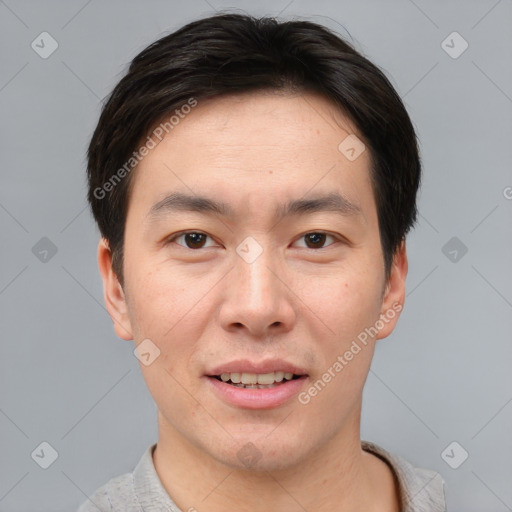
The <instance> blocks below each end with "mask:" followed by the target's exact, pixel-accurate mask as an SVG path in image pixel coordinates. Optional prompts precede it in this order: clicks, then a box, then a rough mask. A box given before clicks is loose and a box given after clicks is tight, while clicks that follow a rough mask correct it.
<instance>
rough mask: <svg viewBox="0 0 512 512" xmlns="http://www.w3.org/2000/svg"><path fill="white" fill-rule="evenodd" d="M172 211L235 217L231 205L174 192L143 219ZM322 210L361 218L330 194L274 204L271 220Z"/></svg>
mask: <svg viewBox="0 0 512 512" xmlns="http://www.w3.org/2000/svg"><path fill="white" fill-rule="evenodd" d="M176 211H188V212H198V213H203V214H205V215H215V216H219V217H231V218H233V217H235V216H236V215H235V212H234V211H233V209H232V208H231V206H230V205H229V204H227V203H223V202H220V201H217V200H214V199H211V198H208V197H202V196H197V195H188V194H184V193H181V192H174V193H172V194H169V195H168V196H167V197H165V198H164V199H162V200H161V201H159V202H158V203H155V204H154V205H153V206H152V207H151V209H150V210H149V212H148V214H147V220H148V221H150V222H151V221H154V220H156V219H157V218H159V217H161V216H164V215H169V214H171V213H173V212H176ZM326 211H327V212H335V213H338V214H340V215H343V216H353V215H362V211H361V208H360V207H359V206H358V205H356V204H354V203H352V202H350V201H349V200H348V199H347V198H346V197H344V196H342V195H341V194H339V193H337V192H332V193H330V194H327V195H323V196H318V197H313V198H311V199H294V200H291V201H289V202H288V203H287V204H284V205H278V207H277V208H276V210H275V212H274V217H275V218H276V219H278V220H281V219H283V218H285V217H291V216H296V215H299V216H300V215H306V214H312V213H317V212H326Z"/></svg>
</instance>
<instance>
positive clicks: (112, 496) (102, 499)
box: [77, 473, 142, 512]
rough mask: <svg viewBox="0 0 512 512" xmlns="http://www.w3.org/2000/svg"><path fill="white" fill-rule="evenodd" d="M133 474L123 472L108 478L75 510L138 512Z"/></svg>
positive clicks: (138, 506) (89, 511) (88, 511)
mask: <svg viewBox="0 0 512 512" xmlns="http://www.w3.org/2000/svg"><path fill="white" fill-rule="evenodd" d="M140 510H142V509H141V508H140V505H139V504H138V501H137V497H136V495H135V491H134V485H133V474H132V473H125V474H123V475H119V476H116V477H115V478H112V479H111V480H109V481H108V482H107V483H106V484H104V485H102V486H101V487H100V488H98V489H97V490H96V491H94V493H93V494H92V495H91V496H90V497H89V498H87V500H85V501H84V502H83V503H82V505H81V506H80V508H79V509H78V511H77V512H98V511H99V512H120V511H123V512H139V511H140Z"/></svg>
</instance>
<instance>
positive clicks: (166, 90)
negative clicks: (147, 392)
mask: <svg viewBox="0 0 512 512" xmlns="http://www.w3.org/2000/svg"><path fill="white" fill-rule="evenodd" d="M268 89H272V90H282V91H286V90H290V91H293V92H314V93H319V94H320V95H322V96H323V97H325V98H326V99H328V100H330V101H331V103H332V104H333V105H335V106H336V107H338V108H339V109H340V111H341V112H342V113H343V114H345V115H346V116H348V117H349V118H350V119H351V120H352V122H354V123H355V125H356V126H357V128H358V130H359V132H360V133H361V135H362V137H363V140H364V143H365V145H366V146H367V147H368V148H369V150H370V155H371V161H372V166H371V178H372V186H373V192H374V197H375V202H376V207H377V213H378V218H379V231H380V240H381V245H382V250H383V254H384V266H385V271H386V275H387V276H389V272H390V269H391V264H392V261H393V255H394V254H395V252H396V250H397V249H398V248H399V246H400V244H401V242H402V240H404V238H405V235H406V234H407V232H408V231H409V229H410V228H411V227H412V225H413V224H414V222H415V220H416V215H417V209H416V194H417V190H418V187H419V183H420V174H421V166H420V158H419V154H418V146H417V140H416V134H415V131H414V128H413V125H412V123H411V120H410V119H409V116H408V114H407V111H406V109H405V107H404V105H403V103H402V101H401V99H400V97H399V96H398V94H397V92H396V91H395V90H394V88H393V86H392V85H391V83H390V82H389V80H388V79H387V78H386V76H385V75H384V73H383V72H382V71H381V70H380V69H379V68H378V67H377V66H375V65H374V64H373V63H371V62H370V61H369V60H368V59H366V58H365V57H364V56H362V55H361V54H360V53H358V52H357V51H356V50H355V49H354V48H353V46H352V45H350V44H349V43H348V42H346V41H345V40H343V39H342V38H341V37H340V36H338V35H337V34H335V33H334V32H333V31H331V30H329V29H327V28H326V27H323V26H321V25H318V24H316V23H312V22H309V21H286V22H279V21H277V20H276V19H275V18H271V17H262V18H255V17H253V16H249V15H241V14H229V13H227V14H226V13H225V14H219V15H215V16H211V17H208V18H203V19H199V20H196V21H193V22H191V23H189V24H187V25H186V26H184V27H182V28H180V29H179V30H177V31H175V32H173V33H171V34H169V35H167V36H165V37H162V38H161V39H159V40H157V41H155V42H154V43H152V44H151V45H150V46H148V47H147V48H146V49H144V50H143V51H142V52H141V53H139V54H138V55H137V56H136V57H135V58H134V59H133V61H132V62H131V65H130V67H129V69H128V72H127V73H126V75H125V76H124V77H123V78H122V79H121V80H120V82H119V83H118V84H117V85H116V87H115V88H114V90H113V91H112V93H111V94H110V95H109V97H108V98H107V99H106V101H105V103H104V105H103V108H102V112H101V116H100V119H99V122H98V125H97V127H96V129H95V131H94V134H93V136H92V139H91V141H90V145H89V148H88V166H87V176H88V185H89V191H88V201H89V203H90V206H91V209H92V212H93V215H94V218H95V220H96V222H97V224H98V227H99V229H100V232H101V235H102V236H103V237H104V238H105V239H106V240H107V242H108V244H109V248H110V250H111V253H112V266H113V270H114V272H115V274H116V276H117V277H118V279H119V281H120V283H121V285H123V283H124V276H123V242H124V232H125V222H126V213H127V208H128V201H129V197H130V183H131V182H133V172H130V171H131V170H132V169H135V168H136V164H137V162H138V160H139V159H140V157H141V156H140V153H139V152H138V151H137V150H138V149H139V148H140V146H141V144H142V143H143V141H144V140H146V141H149V137H148V135H149V134H150V133H151V130H153V129H154V127H155V125H156V124H157V123H159V122H161V121H162V119H163V118H164V116H171V115H173V113H175V114H176V115H178V114H180V112H181V110H180V109H184V108H185V107H186V106H187V105H190V104H191V99H192V100H193V101H196V102H197V101H201V100H202V99H206V98H212V97H215V96H221V95H230V94H237V93H243V92H251V91H258V90H268ZM188 108H189V109H190V107H188Z"/></svg>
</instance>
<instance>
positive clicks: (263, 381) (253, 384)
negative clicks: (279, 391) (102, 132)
mask: <svg viewBox="0 0 512 512" xmlns="http://www.w3.org/2000/svg"><path fill="white" fill-rule="evenodd" d="M220 379H221V380H222V381H223V382H229V381H231V383H232V384H236V385H237V387H244V388H249V389H254V388H265V387H268V386H272V385H273V384H275V383H278V382H282V381H283V380H292V379H293V373H290V372H286V373H285V372H281V371H279V372H270V373H259V374H256V373H222V374H221V375H220Z"/></svg>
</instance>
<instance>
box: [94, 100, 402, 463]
mask: <svg viewBox="0 0 512 512" xmlns="http://www.w3.org/2000/svg"><path fill="white" fill-rule="evenodd" d="M350 134H352V136H356V137H357V136H358V131H357V129H356V128H355V126H354V125H353V124H352V123H350V122H349V120H347V119H346V118H345V117H343V115H342V114H341V113H340V112H339V111H337V110H335V108H334V107H333V106H332V105H331V104H330V103H329V102H328V101H327V100H325V99H323V98H321V97H319V96H316V95H312V94H303V95H295V96H292V95H283V94H276V93H267V94H264V93H261V92H260V93H252V94H244V95H239V96H230V97H224V98H220V99H214V100H209V101H204V102H199V103H198V105H197V106H196V107H195V108H194V109H193V110H192V112H191V113H189V114H188V115H187V116H186V117H185V118H184V119H181V120H180V122H179V124H178V125H176V126H175V127H174V129H173V130H172V131H171V132H170V133H169V134H168V135H167V136H166V137H165V138H164V139H163V141H162V142H161V143H160V144H159V145H158V146H157V147H156V148H154V149H152V150H151V151H150V153H149V154H148V155H147V156H146V157H145V158H144V159H143V160H142V161H141V163H140V164H139V166H138V168H137V170H136V171H134V172H135V175H134V176H133V178H134V182H133V184H132V185H133V188H132V191H131V196H130V201H129V208H128V214H127V219H126V232H125V246H124V277H125V285H124V289H121V287H120V286H119V283H118V282H117V280H116V278H115V276H114V275H113V273H112V269H111V262H110V256H109V252H108V249H107V247H106V245H105V243H104V242H103V241H101V242H100V247H99V264H100V270H101V272H102V276H103V279H104V282H105V300H106V304H107V307H108V309H109V312H110V314H111V315H112V317H113V319H114V321H115V327H116V332H117V334H118V335H119V336H120V337H121V338H124V339H126V340H130V339H134V340H135V343H136V344H137V345H139V344H141V343H145V345H140V347H141V350H142V351H143V352H144V353H149V354H150V355H149V356H148V355H146V356H145V357H146V360H145V361H143V362H141V370H142V373H143V375H144V378H145V381H146V383H147V385H148V387H149V390H150V392H151V394H152V396H153V398H154V400H155V402H156V404H157V407H158V410H159V427H160V438H162V436H169V437H172V438H173V439H175V440H176V439H178V440H180V441H181V442H183V443H186V444H188V445H189V446H192V447H194V449H195V450H197V453H201V454H204V455H205V456H206V457H211V458H213V459H215V460H217V461H220V462H222V463H224V464H227V465H229V466H232V467H244V466H245V467H247V460H249V459H250V460H252V463H253V464H254V467H259V468H262V469H266V470H272V469H278V468H286V467H291V466H293V465H294V464H298V463H300V462H304V461H305V460H307V459H308V457H312V455H313V454H315V453H318V452H319V451H321V450H322V449H324V448H325V447H326V446H327V445H328V444H329V443H332V442H334V441H335V440H336V439H341V438H342V437H343V436H344V437H345V438H348V437H351V436H352V437H353V436H357V439H359V437H358V436H359V430H358V429H359V415H360V406H361V396H362V389H363V385H364V382H365V379H366V376H367V374H368V371H369V367H370V363H371V358H372V355H373V350H374V344H375V341H376V340H377V339H379V338H383V337H385V336H387V335H388V334H389V333H390V332H391V331H392V330H393V328H394V325H395V323H396V320H397V318H398V316H399V311H400V309H401V304H403V299H404V280H405V275H406V271H407V262H406V257H405V249H404V248H402V249H401V250H400V251H399V252H398V253H397V255H396V257H395V260H394V263H393V268H392V270H391V277H390V279H389V280H388V281H386V279H385V270H384V263H383V262H384V259H383V255H382V249H381V244H380V237H379V227H378V218H377V211H376V205H375V201H374V197H373V193H372V186H371V182H370V173H369V169H370V163H371V162H370V154H369V151H368V150H363V151H362V153H361V154H360V155H359V156H358V157H357V158H355V159H354V158H353V157H354V154H357V153H356V151H358V150H359V149H360V148H361V147H362V146H354V143H352V146H351V147H355V151H354V152H352V151H350V147H349V148H348V149H347V148H346V147H345V146H344V145H342V146H341V150H340V149H339V146H340V143H341V142H342V141H343V140H344V139H345V138H346V137H347V136H348V135H350ZM348 140H349V141H350V140H351V139H348ZM354 140H356V142H357V139H354ZM361 140H362V137H361V136H359V141H361ZM346 143H347V141H346ZM349 146H350V144H349ZM347 155H348V157H350V158H348V157H347ZM143 340H146V341H143ZM148 340H150V341H148ZM155 356H157V357H156V358H155V359H154V360H153V358H154V357H155ZM150 361H151V363H150V364H147V363H148V362H150ZM144 363H146V364H144ZM290 378H291V380H290ZM240 380H241V381H242V382H240ZM237 381H238V382H237ZM278 381H280V382H278ZM244 382H246V383H248V384H247V385H248V386H249V387H245V385H244ZM259 386H261V387H259Z"/></svg>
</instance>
